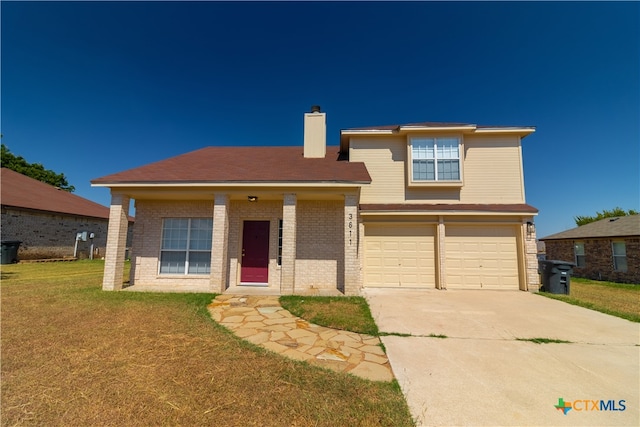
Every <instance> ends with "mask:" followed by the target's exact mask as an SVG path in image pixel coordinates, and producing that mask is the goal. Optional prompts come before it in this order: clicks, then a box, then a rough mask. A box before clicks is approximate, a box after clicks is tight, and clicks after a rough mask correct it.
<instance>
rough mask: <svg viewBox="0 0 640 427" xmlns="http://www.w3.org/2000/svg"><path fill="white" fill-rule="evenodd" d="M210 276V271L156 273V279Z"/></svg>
mask: <svg viewBox="0 0 640 427" xmlns="http://www.w3.org/2000/svg"><path fill="white" fill-rule="evenodd" d="M209 276H211V273H202V274H195V273H192V274H180V273H177V274H176V273H169V274H158V275H156V279H184V278H188V279H199V278H200V279H202V278H207V277H209Z"/></svg>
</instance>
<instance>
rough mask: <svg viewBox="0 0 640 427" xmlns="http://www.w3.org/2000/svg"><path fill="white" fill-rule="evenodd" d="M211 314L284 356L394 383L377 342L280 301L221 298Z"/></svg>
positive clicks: (231, 296)
mask: <svg viewBox="0 0 640 427" xmlns="http://www.w3.org/2000/svg"><path fill="white" fill-rule="evenodd" d="M208 309H209V312H210V313H211V317H212V318H213V320H215V321H216V322H218V323H220V324H221V325H223V326H225V327H227V328H228V329H230V330H231V331H233V333H235V334H236V335H237V336H239V337H241V338H243V339H245V340H247V341H250V342H252V343H254V344H257V345H259V346H262V347H264V348H266V349H268V350H271V351H274V352H276V353H279V354H281V355H283V356H286V357H290V358H292V359H296V360H304V361H306V362H308V363H311V364H314V365H318V366H323V367H325V368H329V369H332V370H335V371H338V372H348V373H350V374H353V375H356V376H359V377H362V378H366V379H369V380H374V381H391V380H393V378H394V376H393V372H392V371H391V365H390V364H389V360H388V359H387V356H386V355H385V353H384V351H382V348H381V347H380V339H379V338H378V337H373V336H370V335H362V334H357V333H354V332H347V331H341V330H336V329H330V328H325V327H323V326H318V325H314V324H312V323H309V322H307V321H306V320H303V319H301V318H299V317H296V316H294V315H292V314H291V313H289V312H288V311H287V310H285V309H284V308H282V306H281V305H280V302H279V301H278V297H277V296H255V295H252V296H237V295H219V296H217V297H216V298H215V299H214V300H213V302H212V303H211V304H209V306H208Z"/></svg>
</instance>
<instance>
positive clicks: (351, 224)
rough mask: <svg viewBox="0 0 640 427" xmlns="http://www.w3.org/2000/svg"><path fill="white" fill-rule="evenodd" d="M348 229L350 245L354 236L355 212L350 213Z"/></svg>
mask: <svg viewBox="0 0 640 427" xmlns="http://www.w3.org/2000/svg"><path fill="white" fill-rule="evenodd" d="M347 231H349V245H351V242H352V237H353V214H349V219H348V221H347Z"/></svg>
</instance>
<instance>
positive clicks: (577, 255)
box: [573, 242, 587, 268]
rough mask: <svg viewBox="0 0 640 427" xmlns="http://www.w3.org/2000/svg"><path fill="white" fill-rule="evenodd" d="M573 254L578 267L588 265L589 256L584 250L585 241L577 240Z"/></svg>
mask: <svg viewBox="0 0 640 427" xmlns="http://www.w3.org/2000/svg"><path fill="white" fill-rule="evenodd" d="M578 248H582V251H579V250H578ZM579 252H582V253H579ZM573 256H574V259H575V263H576V267H580V268H583V267H586V266H587V257H586V254H585V250H584V242H575V243H574V244H573ZM580 260H582V263H580Z"/></svg>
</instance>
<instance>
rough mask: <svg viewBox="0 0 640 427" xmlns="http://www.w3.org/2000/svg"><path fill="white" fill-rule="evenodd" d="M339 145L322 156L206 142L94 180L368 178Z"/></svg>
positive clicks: (100, 182)
mask: <svg viewBox="0 0 640 427" xmlns="http://www.w3.org/2000/svg"><path fill="white" fill-rule="evenodd" d="M338 151H339V150H338V147H327V155H326V156H325V157H324V158H305V157H303V148H302V147H300V146H296V147H206V148H202V149H200V150H196V151H192V152H190V153H186V154H182V155H180V156H176V157H172V158H169V159H166V160H161V161H159V162H156V163H151V164H148V165H145V166H141V167H138V168H135V169H129V170H127V171H124V172H119V173H115V174H113V175H107V176H103V177H101V178H97V179H94V180H92V181H91V183H92V184H94V185H100V186H109V185H110V184H138V183H140V184H163V183H212V184H225V183H247V184H249V183H270V182H273V183H311V182H327V183H330V182H333V183H338V182H339V183H351V182H353V183H369V182H371V177H370V176H369V172H367V169H366V167H365V166H364V163H360V162H354V163H351V162H348V161H346V160H338Z"/></svg>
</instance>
